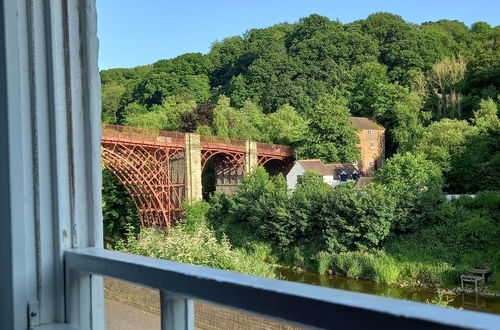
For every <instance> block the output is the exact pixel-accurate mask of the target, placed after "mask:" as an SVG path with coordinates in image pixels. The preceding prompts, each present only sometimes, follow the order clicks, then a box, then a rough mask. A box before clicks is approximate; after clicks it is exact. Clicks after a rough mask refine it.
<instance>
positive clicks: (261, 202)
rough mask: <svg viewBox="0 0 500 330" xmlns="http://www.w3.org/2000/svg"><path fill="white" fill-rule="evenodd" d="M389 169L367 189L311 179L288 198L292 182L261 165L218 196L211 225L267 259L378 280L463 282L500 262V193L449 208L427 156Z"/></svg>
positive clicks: (454, 203) (405, 159)
mask: <svg viewBox="0 0 500 330" xmlns="http://www.w3.org/2000/svg"><path fill="white" fill-rule="evenodd" d="M429 166H430V167H429ZM384 171H385V172H382V171H381V172H380V173H379V175H378V176H377V178H376V180H375V182H374V183H373V184H372V185H370V186H368V187H367V188H364V189H363V190H359V189H356V188H354V187H353V186H352V185H349V184H344V185H342V186H340V187H337V188H336V189H331V188H329V187H328V186H327V185H326V184H325V183H323V182H322V180H321V178H320V177H318V176H317V175H316V174H314V173H307V174H306V175H304V176H303V177H302V178H301V182H300V183H299V186H298V187H297V189H295V190H294V191H293V192H292V193H287V191H286V184H285V182H284V180H283V178H282V177H280V176H277V177H269V176H268V175H267V173H266V172H265V171H264V170H263V169H262V168H260V169H257V170H256V171H255V172H254V173H253V174H251V175H249V176H248V177H247V178H246V179H245V182H244V183H243V184H242V185H241V186H240V187H239V189H238V192H237V193H236V194H235V195H234V196H227V195H220V194H216V195H214V196H213V197H212V199H211V200H210V208H209V210H208V211H207V215H206V217H207V221H208V223H209V224H210V226H211V228H213V229H214V230H215V231H216V232H217V233H218V236H219V237H227V238H228V239H229V241H230V242H231V243H232V244H233V245H234V246H238V247H244V248H245V249H247V251H253V253H256V254H258V255H261V256H262V258H264V259H270V260H274V262H280V263H285V264H288V265H293V264H294V263H295V264H296V263H297V262H299V263H301V264H302V263H303V264H305V266H306V267H308V268H310V269H311V270H315V271H320V272H325V271H326V270H327V269H331V270H333V271H334V272H336V273H338V274H341V275H345V276H348V277H353V278H364V279H370V280H374V281H378V282H387V283H407V284H412V285H418V284H426V285H432V286H433V285H435V284H436V283H438V284H439V285H456V283H457V282H458V279H459V275H460V274H463V273H466V272H467V270H468V268H471V267H484V266H485V265H486V264H492V263H493V264H495V265H496V263H497V262H498V260H497V258H498V256H497V255H496V254H498V251H499V250H498V247H499V246H500V207H499V206H500V194H499V193H498V192H482V193H479V194H477V196H476V197H475V198H470V197H462V198H460V199H455V200H452V201H451V202H445V201H444V199H443V198H442V194H441V185H440V172H439V171H438V170H437V169H436V165H434V164H433V163H432V162H431V161H428V160H426V159H425V158H423V156H422V155H411V154H409V153H408V154H405V155H402V156H401V157H397V158H393V159H391V160H390V161H389V162H388V164H387V165H386V167H384ZM387 171H393V172H396V173H397V174H396V175H394V176H392V177H390V178H386V177H385V175H386V172H387ZM425 173H427V175H424V174H425ZM417 174H420V176H421V177H422V178H421V179H418V178H419V175H417ZM264 242H265V243H264ZM262 244H267V248H264V247H263V246H262ZM256 250H258V251H260V252H258V253H257V252H255V251H256ZM266 253H267V254H266ZM497 272H498V271H497V270H496V271H495V276H498V274H497Z"/></svg>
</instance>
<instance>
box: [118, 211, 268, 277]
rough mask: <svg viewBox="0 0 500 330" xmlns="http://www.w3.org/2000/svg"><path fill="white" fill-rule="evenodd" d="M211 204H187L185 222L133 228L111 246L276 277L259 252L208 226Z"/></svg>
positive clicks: (157, 256) (145, 254) (137, 252)
mask: <svg viewBox="0 0 500 330" xmlns="http://www.w3.org/2000/svg"><path fill="white" fill-rule="evenodd" d="M207 208H208V204H206V203H203V202H202V203H198V204H194V205H188V206H186V211H185V214H184V219H183V222H182V223H181V224H179V225H177V226H175V227H172V228H168V229H155V228H143V229H142V230H141V232H140V233H139V235H136V234H135V233H133V232H129V233H128V234H127V235H126V238H125V239H122V240H119V241H118V242H116V243H115V244H113V245H110V246H109V247H111V248H113V249H116V250H119V251H123V252H128V253H134V254H139V255H144V256H148V257H153V258H160V259H168V260H172V261H178V262H184V263H190V264H195V265H201V266H208V267H213V268H219V269H225V270H231V271H237V272H241V273H246V274H252V275H258V276H265V277H274V276H275V274H274V269H273V267H272V266H270V265H268V264H266V263H265V262H264V261H263V260H261V259H260V258H259V257H258V256H256V255H252V254H250V253H247V252H246V251H244V250H238V249H233V248H232V246H231V244H230V243H229V241H228V240H227V239H226V238H225V237H221V238H219V239H218V238H217V237H216V235H215V232H214V231H213V230H211V229H209V228H208V226H207V224H206V219H205V214H206V212H207Z"/></svg>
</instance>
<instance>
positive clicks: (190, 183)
mask: <svg viewBox="0 0 500 330" xmlns="http://www.w3.org/2000/svg"><path fill="white" fill-rule="evenodd" d="M185 142H186V149H185V150H184V152H185V162H186V200H187V201H189V202H197V201H201V200H202V199H203V197H202V194H201V189H202V184H201V143H200V136H199V135H198V134H194V133H187V134H186V135H185Z"/></svg>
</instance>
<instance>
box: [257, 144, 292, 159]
mask: <svg viewBox="0 0 500 330" xmlns="http://www.w3.org/2000/svg"><path fill="white" fill-rule="evenodd" d="M257 152H258V153H259V154H281V155H284V156H289V155H293V150H292V148H290V147H289V146H285V145H281V144H271V143H263V142H257Z"/></svg>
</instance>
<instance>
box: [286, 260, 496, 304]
mask: <svg viewBox="0 0 500 330" xmlns="http://www.w3.org/2000/svg"><path fill="white" fill-rule="evenodd" d="M277 273H278V275H279V276H280V278H282V279H284V280H288V281H294V282H302V283H308V284H314V285H320V286H325V287H329V288H335V289H341V290H348V291H356V292H363V293H368V294H375V295H379V296H385V297H391V298H397V299H404V300H412V301H418V302H426V301H432V300H433V299H436V298H437V296H438V295H437V292H436V291H435V290H431V289H425V288H415V287H400V286H397V285H390V284H384V283H375V282H371V281H364V280H355V279H349V278H345V277H340V276H334V275H323V274H318V273H312V272H307V271H301V272H296V271H294V270H291V269H289V268H281V267H280V268H278V269H277ZM445 299H448V301H449V306H452V307H455V308H463V309H469V310H475V311H480V312H486V313H493V314H500V297H490V296H480V295H475V294H457V295H445Z"/></svg>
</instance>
